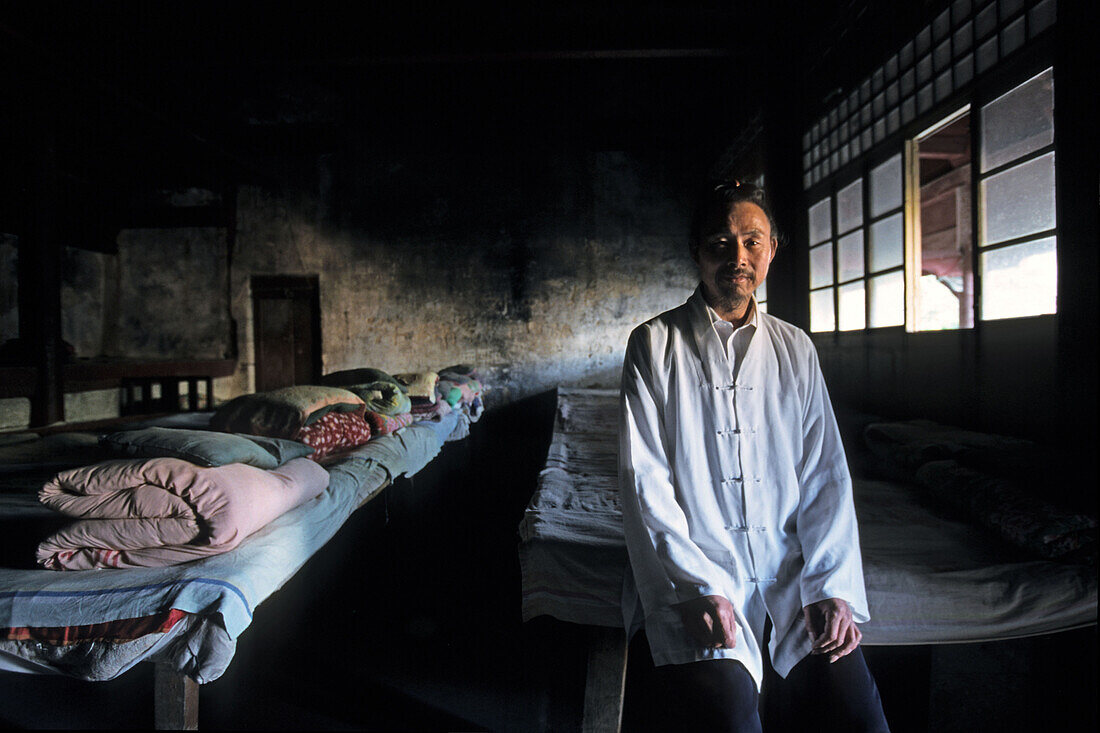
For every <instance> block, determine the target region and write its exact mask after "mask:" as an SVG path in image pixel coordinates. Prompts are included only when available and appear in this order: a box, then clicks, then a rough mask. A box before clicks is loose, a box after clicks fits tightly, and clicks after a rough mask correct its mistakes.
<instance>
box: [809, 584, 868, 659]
mask: <svg viewBox="0 0 1100 733" xmlns="http://www.w3.org/2000/svg"><path fill="white" fill-rule="evenodd" d="M802 613H803V615H804V616H805V617H806V631H808V632H809V633H810V641H811V642H812V643H813V645H814V648H813V650H812V651H811V652H810V653H811V654H828V655H829V664H832V663H833V662H835V661H836V660H838V659H840V658H841V657H843V656H844V655H846V654H850V653H851V652H852V651H853V650H854V649H855V648H856V647H857V646H859V641H860V639H862V638H863V634H862V633H861V632H860V630H859V627H857V626H856V624H855V622H854V621H852V609H851V607H850V606H849V605H848V602H847V601H844V600H841V599H840V598H828V599H826V600H824V601H818V602H817V603H811V604H810V605H808V606H806V607H805V608H803V609H802Z"/></svg>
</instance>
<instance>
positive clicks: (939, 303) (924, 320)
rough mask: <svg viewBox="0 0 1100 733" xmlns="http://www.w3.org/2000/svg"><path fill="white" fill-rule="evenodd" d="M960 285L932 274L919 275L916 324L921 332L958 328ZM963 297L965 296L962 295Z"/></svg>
mask: <svg viewBox="0 0 1100 733" xmlns="http://www.w3.org/2000/svg"><path fill="white" fill-rule="evenodd" d="M953 288H956V289H958V290H961V283H957V282H951V280H950V279H949V278H941V277H937V276H936V275H934V274H931V273H929V274H927V275H921V277H920V279H919V280H918V281H917V290H918V291H919V293H920V294H919V296H918V297H917V303H918V306H919V310H918V313H917V322H918V324H919V326H920V330H921V331H942V330H944V329H956V328H958V327H959V311H960V307H961V306H960V300H961V299H962V298H961V297H960V293H958V292H956V290H955V289H953ZM964 295H965V294H964Z"/></svg>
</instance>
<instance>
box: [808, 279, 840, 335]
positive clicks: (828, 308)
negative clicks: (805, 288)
mask: <svg viewBox="0 0 1100 733" xmlns="http://www.w3.org/2000/svg"><path fill="white" fill-rule="evenodd" d="M810 330H811V331H835V330H836V315H835V314H834V313H833V289H832V288H825V289H824V290H814V291H812V292H811V293H810Z"/></svg>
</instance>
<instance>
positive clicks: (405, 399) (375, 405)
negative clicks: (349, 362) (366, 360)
mask: <svg viewBox="0 0 1100 733" xmlns="http://www.w3.org/2000/svg"><path fill="white" fill-rule="evenodd" d="M321 379H322V381H323V382H324V383H325V384H331V385H336V386H340V387H343V388H344V389H346V390H348V391H349V392H352V393H354V394H356V395H358V396H359V397H360V398H361V399H362V400H363V401H364V402H365V403H367V410H369V411H372V412H378V413H381V414H383V415H400V414H402V413H405V412H408V411H409V396H408V395H407V394H405V388H404V385H402V384H401V383H400V382H398V381H397V380H396V379H394V378H393V377H391V376H390V375H389V374H387V373H386V372H384V371H382V370H381V369H372V368H370V367H365V368H363V369H348V370H346V371H342V372H334V373H332V374H328V375H326V376H324V377H322V378H321Z"/></svg>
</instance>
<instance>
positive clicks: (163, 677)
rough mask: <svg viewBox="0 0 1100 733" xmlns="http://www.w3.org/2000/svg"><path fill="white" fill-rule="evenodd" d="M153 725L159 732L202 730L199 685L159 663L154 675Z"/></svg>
mask: <svg viewBox="0 0 1100 733" xmlns="http://www.w3.org/2000/svg"><path fill="white" fill-rule="evenodd" d="M153 726H154V727H155V728H156V729H157V730H198V729H199V684H198V683H197V682H195V681H194V680H193V679H191V678H190V677H188V676H187V675H182V674H179V673H178V672H176V670H174V669H173V668H172V667H170V666H168V665H167V664H161V663H159V662H158V663H156V665H155V667H154V672H153Z"/></svg>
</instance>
